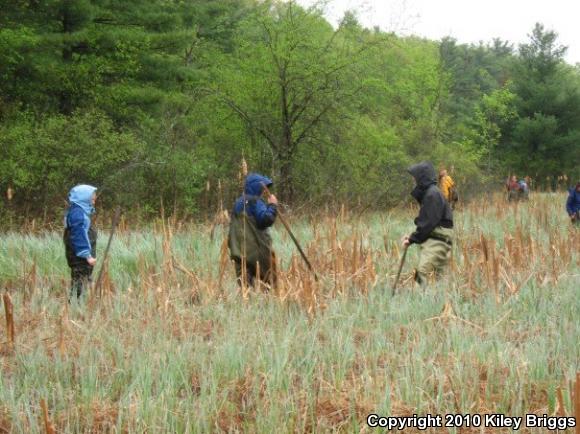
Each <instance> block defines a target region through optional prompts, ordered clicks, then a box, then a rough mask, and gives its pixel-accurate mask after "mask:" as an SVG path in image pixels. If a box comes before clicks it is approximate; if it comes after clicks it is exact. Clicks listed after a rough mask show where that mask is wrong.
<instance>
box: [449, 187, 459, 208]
mask: <svg viewBox="0 0 580 434" xmlns="http://www.w3.org/2000/svg"><path fill="white" fill-rule="evenodd" d="M449 201H450V202H451V203H453V204H455V203H457V202H458V201H459V194H457V189H456V188H455V187H449Z"/></svg>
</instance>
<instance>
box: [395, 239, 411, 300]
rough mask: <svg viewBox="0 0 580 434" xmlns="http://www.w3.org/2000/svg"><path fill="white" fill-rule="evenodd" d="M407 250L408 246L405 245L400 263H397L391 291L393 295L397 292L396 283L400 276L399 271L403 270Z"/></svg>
mask: <svg viewBox="0 0 580 434" xmlns="http://www.w3.org/2000/svg"><path fill="white" fill-rule="evenodd" d="M407 250H409V246H405V249H404V250H403V256H402V257H401V263H400V264H399V271H397V278H396V279H395V284H394V285H393V292H392V296H393V297H394V296H395V294H396V293H397V283H399V278H400V277H401V271H402V270H403V265H404V264H405V259H406V257H407Z"/></svg>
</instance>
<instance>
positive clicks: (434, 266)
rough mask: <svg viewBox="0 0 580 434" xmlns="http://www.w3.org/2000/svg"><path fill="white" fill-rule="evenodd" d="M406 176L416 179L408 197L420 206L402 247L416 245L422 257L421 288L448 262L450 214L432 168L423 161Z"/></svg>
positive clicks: (418, 274) (411, 168) (418, 271)
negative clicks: (412, 227) (429, 277)
mask: <svg viewBox="0 0 580 434" xmlns="http://www.w3.org/2000/svg"><path fill="white" fill-rule="evenodd" d="M408 172H409V173H410V174H411V175H412V176H413V178H415V184H416V185H415V188H414V189H413V191H412V192H411V196H413V197H414V198H415V200H417V202H419V205H420V206H421V208H420V210H419V216H418V217H417V218H416V219H415V225H416V229H415V232H413V233H412V234H411V235H409V236H406V237H404V238H403V247H405V248H406V247H408V246H409V245H411V244H419V245H420V246H421V253H420V257H419V266H418V267H417V269H416V272H415V279H416V280H417V282H418V283H419V284H420V285H421V286H422V287H425V286H426V285H427V277H428V276H429V274H431V273H432V272H438V271H440V270H441V269H442V268H443V267H444V266H445V265H446V264H447V262H448V261H449V257H450V254H451V245H452V236H453V213H452V211H451V207H450V205H449V202H447V200H446V199H445V197H444V196H443V193H441V190H439V188H438V187H437V176H436V174H435V168H434V167H433V164H431V163H430V162H428V161H424V162H421V163H418V164H415V165H413V166H411V167H410V168H409V169H408Z"/></svg>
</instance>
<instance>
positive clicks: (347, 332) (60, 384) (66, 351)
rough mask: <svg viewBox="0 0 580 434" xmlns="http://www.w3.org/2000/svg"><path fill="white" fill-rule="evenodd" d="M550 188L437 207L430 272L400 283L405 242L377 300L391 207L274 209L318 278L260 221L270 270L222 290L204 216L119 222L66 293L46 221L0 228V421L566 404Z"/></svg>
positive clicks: (235, 425)
mask: <svg viewBox="0 0 580 434" xmlns="http://www.w3.org/2000/svg"><path fill="white" fill-rule="evenodd" d="M564 200H565V197H563V195H556V194H550V195H547V194H546V195H537V196H533V197H532V199H531V201H530V202H529V203H525V204H520V205H518V206H517V207H516V206H508V205H507V204H506V203H505V202H504V201H502V200H501V199H500V198H499V197H497V198H494V199H490V200H485V201H481V202H479V203H477V204H474V205H470V206H468V207H467V208H466V209H463V210H460V211H458V212H456V213H455V221H456V242H455V244H454V247H453V260H452V264H451V265H450V267H449V272H448V273H447V274H446V275H444V276H443V278H442V279H441V280H440V281H439V282H437V283H436V284H434V285H431V286H430V288H429V289H427V290H426V291H425V292H423V291H422V290H420V289H419V288H418V287H417V286H414V285H413V282H412V278H411V271H412V267H413V265H414V264H416V262H417V254H418V248H417V247H415V246H413V247H412V248H411V250H410V251H409V255H408V256H407V265H406V267H405V269H404V271H403V280H402V284H401V285H400V292H399V293H398V294H397V295H396V296H395V297H394V298H393V297H392V296H391V291H390V288H391V285H392V282H393V279H394V275H395V274H396V271H397V266H398V261H399V257H400V253H401V252H400V251H399V248H398V243H399V239H400V237H401V236H402V235H404V234H407V233H409V232H410V231H411V230H412V227H413V226H412V218H413V217H414V213H415V212H416V210H414V209H410V208H408V209H407V208H405V209H398V210H394V211H393V212H391V213H384V214H371V215H365V216H358V215H357V214H356V213H349V212H346V211H345V212H342V213H340V214H339V215H338V216H330V215H328V216H318V217H310V218H306V217H303V218H301V217H292V218H290V223H291V225H292V227H293V228H294V230H295V232H296V235H297V237H298V238H299V239H300V240H301V241H302V242H303V244H304V245H306V246H307V248H306V251H307V254H308V256H309V257H310V258H311V260H312V262H313V265H314V267H315V268H316V270H317V271H318V273H319V274H320V276H321V279H320V281H318V282H316V281H314V279H313V278H312V276H311V275H310V274H309V273H308V272H307V270H306V269H305V268H304V265H303V264H302V262H301V260H300V258H299V257H298V256H297V253H296V250H295V248H294V247H293V245H292V242H291V240H290V238H289V237H288V236H287V235H286V233H285V232H284V229H283V227H282V226H281V225H280V226H278V225H277V226H276V227H275V228H274V230H273V237H274V246H275V249H276V251H277V254H278V258H279V260H280V265H279V267H280V270H281V271H280V274H281V277H280V281H281V284H280V287H279V288H278V289H277V290H276V291H275V292H272V293H269V294H264V293H262V292H259V291H253V290H250V289H244V290H241V291H240V290H238V288H237V286H236V284H235V281H234V273H233V266H232V265H231V264H229V263H228V258H227V251H226V250H225V249H224V244H223V240H224V237H225V234H226V230H227V228H226V227H224V226H221V225H218V226H216V227H212V226H211V225H210V224H206V225H193V224H186V225H180V224H176V223H175V222H173V223H171V222H164V223H163V224H162V223H161V222H158V223H157V224H155V225H152V227H151V228H148V229H141V228H139V229H137V228H131V227H130V225H128V224H123V225H122V226H121V228H120V231H119V234H118V237H116V239H115V240H114V242H113V246H112V249H111V255H110V264H109V272H108V273H107V275H106V278H105V281H104V284H103V296H102V297H101V298H97V297H95V296H94V295H91V296H89V297H87V298H85V299H84V300H82V301H81V302H80V303H76V302H73V303H72V304H71V305H70V306H69V305H68V304H67V302H66V299H67V290H68V269H67V267H66V263H65V260H64V252H63V250H64V249H63V246H62V240H61V234H60V233H53V232H46V233H35V234H33V235H28V234H24V233H10V234H3V235H0V288H2V289H3V290H6V291H7V293H9V294H10V296H11V300H12V303H13V306H14V307H13V315H14V326H15V327H14V329H15V330H14V331H15V333H14V335H15V338H14V342H10V340H9V337H8V336H7V333H6V330H7V329H6V327H5V326H4V318H3V317H2V318H1V320H2V327H1V328H0V329H1V330H2V331H1V334H0V341H2V347H1V348H0V432H15V433H30V432H51V431H50V429H51V427H50V426H49V428H48V429H47V427H46V426H45V424H46V423H48V425H52V428H55V429H56V432H70V433H85V432H86V433H88V432H93V433H97V432H148V433H159V432H179V433H193V432H195V433H197V432H199V433H202V432H203V433H206V432H207V433H209V432H250V433H254V432H256V433H274V432H283V433H286V432H300V433H302V432H332V431H342V432H361V431H362V432H370V431H372V430H371V429H370V428H368V427H367V426H366V422H365V420H366V416H367V414H369V413H373V412H374V413H377V414H380V415H385V416H386V415H413V414H414V413H416V414H418V415H425V414H428V413H430V414H450V413H465V414H467V413H471V414H474V413H480V414H481V413H493V412H499V413H504V414H507V415H512V416H521V415H523V414H526V413H537V414H544V413H546V414H548V415H553V414H561V415H568V416H572V415H573V414H574V403H573V390H574V384H575V379H576V373H577V372H578V371H580V345H579V342H580V289H579V288H580V266H579V265H580V250H579V245H580V230H574V229H573V228H571V227H570V224H569V222H568V221H567V219H566V215H565V212H563V201H564ZM101 229H102V228H101ZM106 238H107V233H106V231H103V230H102V231H101V237H100V239H99V251H100V253H102V251H103V250H104V246H105V244H106ZM2 313H3V312H2ZM42 401H44V402H45V403H46V409H47V412H48V414H47V416H48V417H47V419H46V421H45V420H44V417H43V410H42V406H41V402H42ZM579 422H580V421H579ZM508 431H509V430H508ZM405 432H418V431H417V430H413V429H409V430H406V431H405ZM428 432H499V431H493V430H492V429H487V428H486V429H484V428H481V427H480V428H473V429H465V428H464V429H458V430H454V429H443V430H438V431H435V430H433V431H428ZM519 432H528V431H527V430H526V429H520V431H519ZM536 432H545V430H539V431H536Z"/></svg>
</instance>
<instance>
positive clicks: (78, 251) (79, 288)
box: [63, 184, 97, 298]
mask: <svg viewBox="0 0 580 434" xmlns="http://www.w3.org/2000/svg"><path fill="white" fill-rule="evenodd" d="M96 191H97V188H96V187H93V186H92V185H82V184H81V185H77V186H75V187H73V188H72V189H71V191H70V192H69V196H68V200H69V208H68V210H67V212H66V216H65V219H64V227H65V229H64V237H63V239H64V247H65V254H66V259H67V263H68V266H69V267H70V269H71V289H70V298H72V297H73V295H74V294H76V296H77V298H80V296H81V295H82V293H83V291H84V290H85V289H86V288H87V287H88V285H89V283H90V281H91V275H92V273H93V268H94V266H95V264H96V263H97V260H96V259H95V256H96V246H97V231H96V229H95V228H94V226H93V225H92V224H91V215H92V214H93V213H94V212H95V208H94V206H95V203H96V200H97V196H96Z"/></svg>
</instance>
